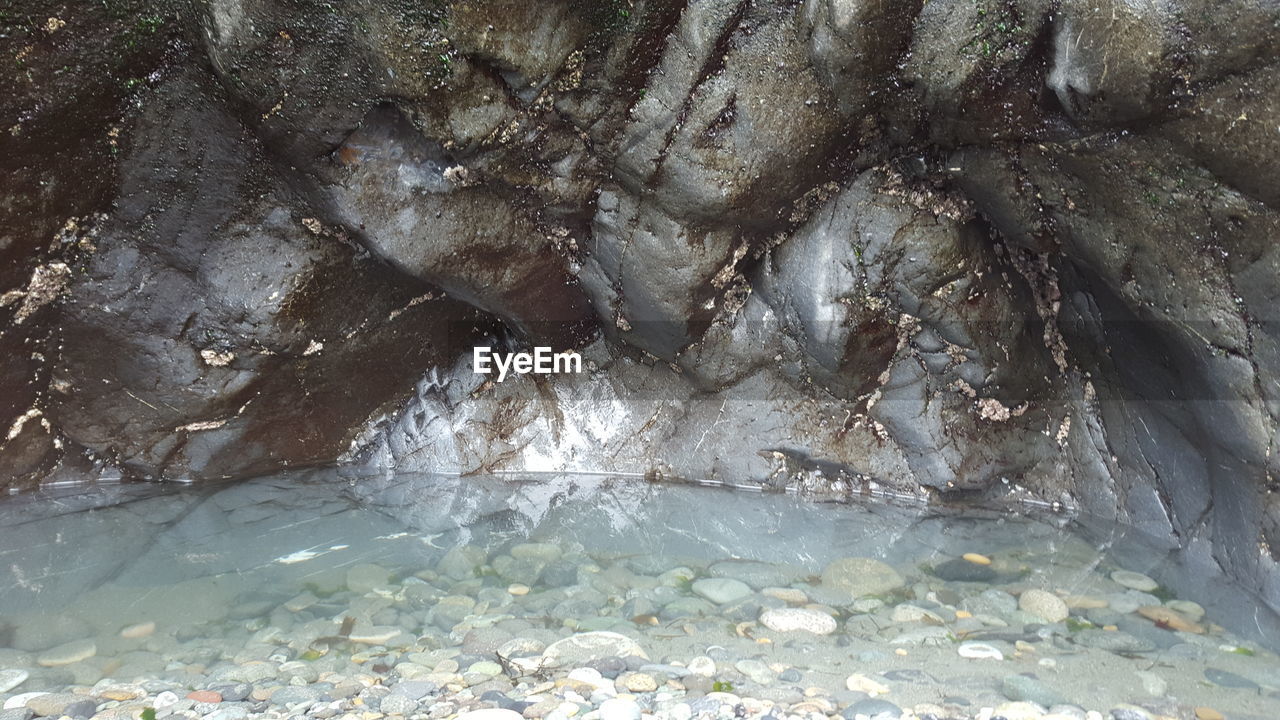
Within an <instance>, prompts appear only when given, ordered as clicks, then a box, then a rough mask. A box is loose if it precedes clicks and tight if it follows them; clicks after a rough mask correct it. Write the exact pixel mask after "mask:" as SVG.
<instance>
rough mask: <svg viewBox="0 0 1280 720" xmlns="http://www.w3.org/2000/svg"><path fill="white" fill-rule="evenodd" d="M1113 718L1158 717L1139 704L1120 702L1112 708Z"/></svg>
mask: <svg viewBox="0 0 1280 720" xmlns="http://www.w3.org/2000/svg"><path fill="white" fill-rule="evenodd" d="M1111 720H1156V717H1155V716H1154V715H1152V714H1151V713H1149V712H1147V711H1146V710H1144V709H1142V708H1140V707H1138V706H1137V705H1128V704H1120V705H1116V706H1115V707H1113V708H1111Z"/></svg>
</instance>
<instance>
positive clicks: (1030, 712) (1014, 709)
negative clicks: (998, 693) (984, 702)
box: [992, 701, 1044, 720]
mask: <svg viewBox="0 0 1280 720" xmlns="http://www.w3.org/2000/svg"><path fill="white" fill-rule="evenodd" d="M992 717H999V718H1004V720H1041V718H1043V717H1044V708H1042V707H1040V706H1039V705H1037V704H1035V703H1031V702H1023V701H1018V702H1007V703H1003V704H1001V705H998V706H996V709H995V712H994V713H993V714H992Z"/></svg>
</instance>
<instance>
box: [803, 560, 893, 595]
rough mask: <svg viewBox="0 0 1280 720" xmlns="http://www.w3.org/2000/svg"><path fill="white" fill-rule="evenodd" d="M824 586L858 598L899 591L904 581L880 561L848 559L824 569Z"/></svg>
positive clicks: (838, 561) (836, 561)
mask: <svg viewBox="0 0 1280 720" xmlns="http://www.w3.org/2000/svg"><path fill="white" fill-rule="evenodd" d="M822 584H823V585H826V586H827V587H830V588H834V589H837V590H841V591H843V592H846V593H848V595H849V597H850V598H856V597H861V596H863V595H882V594H884V593H887V592H891V591H893V590H897V589H898V588H900V587H902V585H903V580H902V576H901V575H899V574H898V571H897V570H894V569H893V568H891V567H889V566H888V565H886V564H884V563H882V562H880V561H879V560H875V559H872V558H863V557H847V558H840V559H838V560H833V561H832V562H831V563H830V564H829V565H827V567H826V568H824V569H823V571H822Z"/></svg>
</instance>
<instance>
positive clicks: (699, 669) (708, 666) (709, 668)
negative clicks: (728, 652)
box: [688, 655, 716, 677]
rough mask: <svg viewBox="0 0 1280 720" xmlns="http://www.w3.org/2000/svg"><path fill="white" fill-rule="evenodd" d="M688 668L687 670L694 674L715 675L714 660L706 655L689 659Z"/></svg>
mask: <svg viewBox="0 0 1280 720" xmlns="http://www.w3.org/2000/svg"><path fill="white" fill-rule="evenodd" d="M688 668H689V672H691V673H693V674H694V675H701V676H703V677H715V674H716V661H715V660H712V659H711V658H709V657H707V656H706V655H699V656H698V657H696V658H694V659H692V660H690V661H689V665H688Z"/></svg>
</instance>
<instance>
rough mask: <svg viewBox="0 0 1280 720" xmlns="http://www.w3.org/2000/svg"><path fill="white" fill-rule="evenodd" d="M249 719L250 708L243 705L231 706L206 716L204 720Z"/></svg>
mask: <svg viewBox="0 0 1280 720" xmlns="http://www.w3.org/2000/svg"><path fill="white" fill-rule="evenodd" d="M247 717H249V708H247V707H245V706H243V705H230V706H227V707H222V708H218V709H217V710H214V711H213V712H211V713H209V714H208V715H205V716H204V720H245V718H247Z"/></svg>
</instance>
